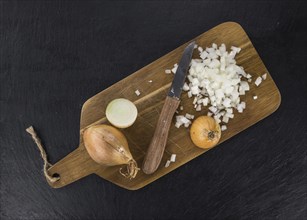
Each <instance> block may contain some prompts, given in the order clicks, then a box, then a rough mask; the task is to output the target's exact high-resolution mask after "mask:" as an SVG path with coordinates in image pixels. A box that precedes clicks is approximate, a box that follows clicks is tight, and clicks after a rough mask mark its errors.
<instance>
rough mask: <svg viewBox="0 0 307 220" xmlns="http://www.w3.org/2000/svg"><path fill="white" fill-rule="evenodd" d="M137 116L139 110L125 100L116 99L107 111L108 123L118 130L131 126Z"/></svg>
mask: <svg viewBox="0 0 307 220" xmlns="http://www.w3.org/2000/svg"><path fill="white" fill-rule="evenodd" d="M137 114H138V110H137V108H136V106H135V104H134V103H133V102H131V101H129V100H128V99H124V98H119V99H114V100H113V101H111V102H110V103H109V104H108V106H107V109H106V117H107V119H108V121H109V122H110V123H111V124H112V125H114V126H115V127H118V128H127V127H129V126H131V125H132V124H133V123H134V122H135V120H136V117H137Z"/></svg>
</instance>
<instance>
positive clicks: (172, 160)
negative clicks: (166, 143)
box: [170, 154, 176, 162]
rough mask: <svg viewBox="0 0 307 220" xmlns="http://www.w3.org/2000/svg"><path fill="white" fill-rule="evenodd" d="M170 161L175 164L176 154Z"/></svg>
mask: <svg viewBox="0 0 307 220" xmlns="http://www.w3.org/2000/svg"><path fill="white" fill-rule="evenodd" d="M170 161H171V162H175V161H176V154H172V155H171V159H170Z"/></svg>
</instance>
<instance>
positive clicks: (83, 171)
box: [49, 22, 281, 190]
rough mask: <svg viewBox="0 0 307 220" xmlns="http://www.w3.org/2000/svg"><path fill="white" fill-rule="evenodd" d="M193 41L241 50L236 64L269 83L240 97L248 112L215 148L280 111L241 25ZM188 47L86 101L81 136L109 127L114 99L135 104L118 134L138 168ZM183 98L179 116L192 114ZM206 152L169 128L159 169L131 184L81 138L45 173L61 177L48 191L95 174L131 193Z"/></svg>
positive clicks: (275, 93) (225, 26)
mask: <svg viewBox="0 0 307 220" xmlns="http://www.w3.org/2000/svg"><path fill="white" fill-rule="evenodd" d="M193 40H195V41H196V43H197V44H198V45H200V46H203V47H206V46H208V45H211V44H212V43H217V44H221V43H225V44H226V46H227V49H229V47H230V46H232V45H233V46H238V47H241V48H242V51H241V52H240V53H239V54H238V55H237V57H236V59H237V63H238V65H240V66H243V67H244V69H245V71H246V72H248V73H250V74H251V75H252V77H253V80H255V79H256V77H258V76H261V75H262V74H264V73H267V74H268V76H267V79H266V80H265V81H264V82H263V83H262V84H261V85H260V86H259V87H256V86H255V85H254V84H252V85H251V90H250V91H249V92H248V93H247V94H246V95H245V96H244V97H243V98H242V100H243V101H245V102H246V103H247V109H246V110H245V111H244V113H243V114H239V113H237V112H235V118H234V119H232V120H231V121H230V122H229V123H228V125H227V127H228V129H227V130H226V131H224V132H223V133H222V137H221V140H220V142H219V143H222V142H224V141H225V140H227V139H229V138H231V137H233V136H234V135H236V134H238V133H239V132H241V131H243V130H244V129H246V128H248V127H250V126H251V125H253V124H255V123H257V122H259V121H260V120H262V119H263V118H265V117H267V116H268V115H270V114H272V113H273V112H274V111H275V110H276V109H277V108H278V107H279V105H280V101H281V97H280V93H279V90H278V88H277V87H276V85H275V83H274V81H273V79H272V78H271V76H270V74H269V72H268V70H267V69H266V67H265V65H264V64H263V62H262V60H261V58H260V57H259V55H258V53H257V51H256V50H255V48H254V47H253V45H252V43H251V41H250V39H249V38H248V36H247V34H246V33H245V31H244V30H243V29H242V27H241V26H240V25H238V24H237V23H234V22H226V23H223V24H220V25H218V26H216V27H214V28H212V29H211V30H209V31H207V32H205V33H204V34H202V35H200V36H198V37H196V38H195V39H192V40H191V41H193ZM188 43H189V42H187V43H186V44H184V45H182V46H180V47H178V48H177V49H175V50H173V51H171V52H170V53H168V54H166V55H165V56H163V57H161V58H159V59H158V60H156V61H154V62H152V63H151V64H149V65H147V66H145V67H143V68H142V69H140V70H138V71H136V72H135V73H133V74H131V75H130V76H128V77H127V78H125V79H123V80H121V81H119V82H118V83H116V84H114V85H113V86H111V87H109V88H107V89H105V90H104V91H102V92H100V93H98V94H97V95H95V96H94V97H92V98H90V99H89V100H88V101H86V102H85V103H84V105H83V108H82V112H81V120H80V134H82V131H83V130H84V129H85V128H86V127H88V126H91V125H94V124H101V123H106V124H108V122H107V120H106V118H105V108H106V106H107V104H108V103H109V102H110V101H111V100H113V99H115V98H119V97H122V98H127V99H129V100H131V101H133V102H134V103H135V104H136V106H137V108H138V111H139V115H138V118H137V120H136V122H135V124H134V125H133V126H131V127H129V128H126V129H122V131H123V133H124V134H125V135H126V137H127V139H128V142H129V146H130V150H131V153H132V155H133V156H134V158H135V160H136V161H137V163H138V164H139V165H140V164H142V161H143V159H144V156H145V152H146V150H147V148H148V146H149V144H150V140H151V139H152V137H153V134H154V130H155V126H156V124H157V121H158V117H159V114H160V112H161V109H162V106H163V103H164V100H165V97H166V93H167V91H168V89H169V87H170V84H171V81H172V80H173V76H172V75H167V74H165V73H164V70H165V69H169V68H171V67H172V66H173V64H174V63H178V61H179V59H180V56H181V54H182V51H183V50H184V48H185V47H186V46H187V44H188ZM194 55H196V54H194ZM150 81H152V82H150ZM136 89H138V90H139V91H140V92H141V95H140V96H136V95H135V93H134V91H135V90H136ZM254 95H257V96H258V99H257V100H253V98H252V97H253V96H254ZM181 99H182V100H181V105H182V106H183V107H184V110H183V113H186V112H188V113H194V109H193V105H192V103H191V102H192V101H191V99H188V97H187V94H185V93H184V94H182V97H181ZM206 113H207V110H206V109H203V110H202V111H201V112H198V113H195V115H196V116H199V115H201V114H206ZM206 151H207V150H203V149H199V148H197V147H195V146H194V145H193V143H192V142H191V140H190V137H189V131H188V129H185V128H179V129H177V128H175V126H171V127H170V130H169V137H168V140H167V143H166V151H165V153H164V155H163V158H162V163H161V165H160V166H159V168H158V170H157V171H156V172H155V173H154V174H152V175H145V174H144V173H143V172H139V173H138V175H137V177H136V178H135V179H132V180H129V179H125V178H124V177H122V176H121V175H120V174H119V173H118V169H119V166H116V167H102V166H98V165H97V164H96V163H95V162H94V161H92V160H91V158H89V155H88V154H87V152H86V151H85V150H84V146H83V144H82V135H80V146H79V148H77V150H75V151H74V152H72V153H71V154H69V155H68V156H67V157H65V158H63V159H62V160H60V161H59V162H58V163H56V164H55V165H54V166H52V167H51V168H50V169H49V172H50V173H51V174H53V173H58V174H59V175H60V176H61V179H60V180H59V181H58V182H56V183H55V184H52V183H49V184H50V185H51V186H52V187H56V188H58V187H62V186H65V185H67V184H69V183H71V182H73V181H76V180H77V179H80V178H82V177H84V176H86V175H89V174H92V173H95V174H97V175H99V176H100V177H102V178H104V179H106V180H108V181H110V182H112V183H114V184H116V185H118V186H121V187H123V188H126V189H129V190H136V189H139V188H141V187H144V186H146V185H147V184H149V183H151V182H153V181H155V180H156V179H158V178H160V177H162V176H164V175H166V174H167V173H169V172H171V171H172V170H174V169H176V168H178V167H180V166H182V165H183V164H185V163H187V162H188V161H190V160H192V159H194V158H195V157H197V156H200V155H201V154H203V153H205V152H206ZM171 154H176V155H177V159H176V162H175V163H172V164H171V165H170V166H169V167H168V168H165V167H164V164H165V162H166V160H167V159H169V157H170V155H171Z"/></svg>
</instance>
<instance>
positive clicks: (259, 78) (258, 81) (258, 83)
mask: <svg viewBox="0 0 307 220" xmlns="http://www.w3.org/2000/svg"><path fill="white" fill-rule="evenodd" d="M261 82H262V78H261V77H260V76H258V77H257V79H256V81H255V84H256V86H259V85H260V83H261Z"/></svg>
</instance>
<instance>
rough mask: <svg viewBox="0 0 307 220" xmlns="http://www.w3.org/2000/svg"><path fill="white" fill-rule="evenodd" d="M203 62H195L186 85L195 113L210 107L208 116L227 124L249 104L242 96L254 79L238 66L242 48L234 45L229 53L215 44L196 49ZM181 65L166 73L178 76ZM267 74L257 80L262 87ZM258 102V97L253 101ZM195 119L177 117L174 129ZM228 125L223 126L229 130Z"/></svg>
mask: <svg viewBox="0 0 307 220" xmlns="http://www.w3.org/2000/svg"><path fill="white" fill-rule="evenodd" d="M197 49H198V52H199V56H200V59H192V60H191V64H190V69H189V73H188V75H187V79H188V82H186V83H185V84H184V86H183V90H184V91H186V92H187V94H188V97H189V98H193V97H194V98H193V105H194V109H195V111H201V110H202V108H203V107H206V108H208V110H209V111H208V113H207V115H208V116H212V117H214V119H215V120H216V121H217V122H218V123H224V124H227V123H228V122H229V120H230V119H232V118H234V109H236V110H237V111H238V112H239V113H242V112H243V111H244V109H245V108H246V103H245V102H243V101H241V99H240V96H242V95H245V93H246V92H247V91H249V90H250V86H249V83H251V82H252V76H251V74H249V73H246V72H245V71H244V69H243V67H241V66H238V65H236V60H235V56H236V55H237V54H238V53H240V51H241V48H239V47H235V46H231V48H230V52H228V51H227V50H226V46H225V44H221V45H220V46H219V47H218V46H217V44H215V43H213V44H212V47H207V48H206V49H203V48H202V47H197ZM177 67H178V65H177V64H175V65H174V67H173V68H172V70H167V71H166V72H167V73H170V72H173V73H175V72H176V70H177ZM266 76H267V74H266V73H265V74H263V75H262V76H261V77H258V78H257V79H256V81H255V84H256V86H259V85H260V83H261V82H262V80H265V79H266ZM254 99H255V98H254ZM193 118H194V116H193V115H191V114H186V115H177V116H176V123H175V126H176V127H177V128H179V127H180V126H182V125H183V126H184V127H189V125H190V124H191V123H192V120H193ZM226 129H227V126H226V125H224V126H222V130H226Z"/></svg>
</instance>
